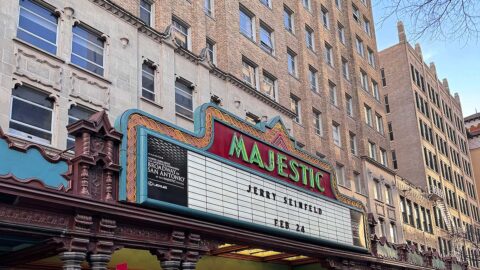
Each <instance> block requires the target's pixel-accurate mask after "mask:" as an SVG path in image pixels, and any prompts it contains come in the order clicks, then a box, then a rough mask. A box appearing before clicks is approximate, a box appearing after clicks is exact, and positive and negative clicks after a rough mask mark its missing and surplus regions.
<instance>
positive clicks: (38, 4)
mask: <svg viewBox="0 0 480 270" xmlns="http://www.w3.org/2000/svg"><path fill="white" fill-rule="evenodd" d="M17 2H18V1H17ZM32 2H33V3H34V4H35V5H37V6H40V7H42V8H44V9H47V10H49V11H50V12H51V13H52V14H53V13H54V11H53V10H51V9H50V8H49V7H47V6H45V5H42V4H41V3H39V2H37V1H32ZM22 9H23V10H24V11H26V12H29V13H31V14H32V15H34V16H36V17H38V18H40V19H41V20H42V21H44V22H46V23H49V24H53V22H50V21H48V20H47V19H45V18H44V17H42V16H40V15H38V14H37V13H35V12H33V11H32V10H30V9H27V8H25V7H23V6H21V5H19V14H18V20H17V28H18V29H20V30H22V31H24V32H25V33H28V34H29V35H32V36H33V37H35V38H37V39H40V40H42V41H43V42H46V43H48V44H50V45H53V46H55V52H54V53H53V54H54V55H56V54H57V53H58V38H59V31H58V30H59V28H58V26H59V24H58V20H59V18H58V17H57V22H56V23H55V43H52V42H50V41H48V40H46V39H44V38H43V37H41V36H39V35H36V34H34V33H32V32H30V31H28V30H27V29H24V28H22V27H20V15H21V14H20V13H21V11H22ZM18 29H17V32H16V33H15V36H17V35H18ZM19 39H21V38H19ZM21 40H22V41H25V42H27V43H28V44H31V45H32V46H34V47H35V48H39V49H40V50H42V51H45V52H48V51H47V50H45V49H43V48H40V47H38V46H36V45H34V44H32V43H30V42H28V41H26V40H23V39H21ZM48 53H50V52H48Z"/></svg>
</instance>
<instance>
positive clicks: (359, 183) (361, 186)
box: [353, 172, 366, 195]
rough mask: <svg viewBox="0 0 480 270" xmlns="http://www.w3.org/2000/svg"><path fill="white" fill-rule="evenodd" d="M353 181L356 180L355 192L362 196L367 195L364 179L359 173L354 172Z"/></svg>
mask: <svg viewBox="0 0 480 270" xmlns="http://www.w3.org/2000/svg"><path fill="white" fill-rule="evenodd" d="M353 179H354V180H355V190H356V191H357V192H358V193H360V194H364V195H365V194H366V192H365V184H364V182H363V180H362V177H361V176H360V174H359V173H357V172H354V173H353Z"/></svg>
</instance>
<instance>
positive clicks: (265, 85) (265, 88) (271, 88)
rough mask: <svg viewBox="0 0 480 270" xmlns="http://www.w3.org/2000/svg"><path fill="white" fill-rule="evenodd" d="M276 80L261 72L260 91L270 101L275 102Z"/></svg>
mask: <svg viewBox="0 0 480 270" xmlns="http://www.w3.org/2000/svg"><path fill="white" fill-rule="evenodd" d="M276 81H277V79H276V78H275V77H273V76H272V75H270V74H269V73H267V72H266V71H264V72H263V80H262V86H261V90H262V92H263V93H264V94H265V95H267V96H269V97H270V98H271V99H273V100H275V98H276V93H275V92H276V91H275V85H276Z"/></svg>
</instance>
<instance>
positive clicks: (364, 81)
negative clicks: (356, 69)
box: [360, 70, 368, 92]
mask: <svg viewBox="0 0 480 270" xmlns="http://www.w3.org/2000/svg"><path fill="white" fill-rule="evenodd" d="M360 85H361V86H362V88H363V90H365V91H367V92H368V76H367V73H366V72H365V71H363V70H360Z"/></svg>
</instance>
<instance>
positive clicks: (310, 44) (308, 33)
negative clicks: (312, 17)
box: [305, 25, 315, 51]
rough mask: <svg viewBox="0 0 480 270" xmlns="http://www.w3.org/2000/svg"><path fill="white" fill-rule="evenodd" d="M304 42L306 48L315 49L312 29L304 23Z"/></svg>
mask: <svg viewBox="0 0 480 270" xmlns="http://www.w3.org/2000/svg"><path fill="white" fill-rule="evenodd" d="M305 42H306V44H307V48H309V49H311V50H312V51H313V50H315V38H314V35H313V30H312V28H310V27H309V26H308V25H305Z"/></svg>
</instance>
